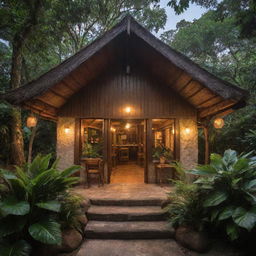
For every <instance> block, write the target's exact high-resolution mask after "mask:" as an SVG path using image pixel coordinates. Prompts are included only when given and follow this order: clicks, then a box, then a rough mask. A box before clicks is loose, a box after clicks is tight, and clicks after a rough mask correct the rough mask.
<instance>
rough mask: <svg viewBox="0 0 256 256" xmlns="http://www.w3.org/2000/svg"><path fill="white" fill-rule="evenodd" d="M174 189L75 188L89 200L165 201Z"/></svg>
mask: <svg viewBox="0 0 256 256" xmlns="http://www.w3.org/2000/svg"><path fill="white" fill-rule="evenodd" d="M173 189H174V188H173V187H172V186H168V185H166V186H162V187H161V186H159V185H156V184H107V185H104V186H101V187H98V186H97V185H94V186H92V187H90V188H89V189H88V188H86V187H83V186H79V187H76V188H75V191H76V192H77V193H78V194H80V195H82V196H84V197H85V198H88V199H114V200H118V199H120V200H125V199H131V200H142V199H148V200H149V199H158V200H165V199H167V193H168V192H170V191H173Z"/></svg>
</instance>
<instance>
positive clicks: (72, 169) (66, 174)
mask: <svg viewBox="0 0 256 256" xmlns="http://www.w3.org/2000/svg"><path fill="white" fill-rule="evenodd" d="M81 168H82V167H81V166H80V165H73V166H71V167H69V168H67V169H65V170H64V171H62V172H61V176H62V177H69V176H70V175H72V174H74V173H76V172H77V171H78V170H80V169H81Z"/></svg>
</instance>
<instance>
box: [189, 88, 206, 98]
mask: <svg viewBox="0 0 256 256" xmlns="http://www.w3.org/2000/svg"><path fill="white" fill-rule="evenodd" d="M204 89H205V88H204V87H202V88H199V89H198V90H196V91H195V92H194V93H192V94H191V95H190V96H188V97H187V98H186V99H187V100H188V99H190V98H192V97H194V96H196V94H198V93H199V92H201V91H202V90H204Z"/></svg>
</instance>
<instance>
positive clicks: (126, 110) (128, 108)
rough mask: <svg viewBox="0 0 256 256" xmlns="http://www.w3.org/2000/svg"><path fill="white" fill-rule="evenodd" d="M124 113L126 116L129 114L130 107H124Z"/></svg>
mask: <svg viewBox="0 0 256 256" xmlns="http://www.w3.org/2000/svg"><path fill="white" fill-rule="evenodd" d="M124 111H125V112H126V113H127V114H129V113H131V111H132V108H131V107H126V108H125V109H124Z"/></svg>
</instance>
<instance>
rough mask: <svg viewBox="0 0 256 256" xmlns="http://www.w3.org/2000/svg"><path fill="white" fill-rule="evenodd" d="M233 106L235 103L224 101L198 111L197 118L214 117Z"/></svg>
mask: <svg viewBox="0 0 256 256" xmlns="http://www.w3.org/2000/svg"><path fill="white" fill-rule="evenodd" d="M234 104H235V102H234V101H233V100H226V101H222V102H219V103H216V104H214V105H213V106H211V107H209V108H206V109H203V110H201V111H199V117H200V118H204V117H207V116H211V115H215V114H216V113H218V112H220V111H221V110H227V109H228V108H231V107H232V106H233V105H234Z"/></svg>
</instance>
